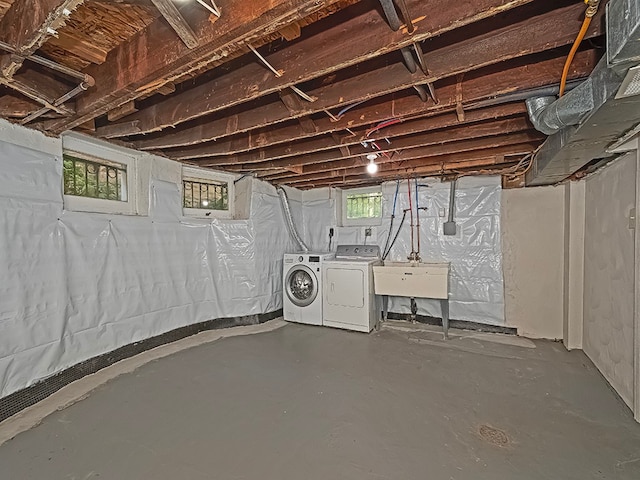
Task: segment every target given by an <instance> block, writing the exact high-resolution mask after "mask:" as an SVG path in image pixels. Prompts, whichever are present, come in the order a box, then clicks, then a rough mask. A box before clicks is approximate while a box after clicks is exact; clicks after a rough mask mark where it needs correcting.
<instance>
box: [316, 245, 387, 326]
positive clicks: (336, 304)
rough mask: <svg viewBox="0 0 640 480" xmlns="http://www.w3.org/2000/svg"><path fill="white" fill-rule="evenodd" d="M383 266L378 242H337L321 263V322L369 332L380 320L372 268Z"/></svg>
mask: <svg viewBox="0 0 640 480" xmlns="http://www.w3.org/2000/svg"><path fill="white" fill-rule="evenodd" d="M374 265H382V259H381V256H380V247H379V246H378V245H338V247H337V249H336V254H335V257H334V258H333V259H328V260H326V261H325V262H323V264H322V282H323V284H324V295H323V306H322V324H323V325H324V326H325V327H335V328H342V329H346V330H355V331H358V332H365V333H368V332H370V331H371V330H373V328H374V327H375V326H376V324H377V323H378V321H379V320H380V308H381V305H380V301H379V299H378V297H376V295H375V292H374V288H373V267H374Z"/></svg>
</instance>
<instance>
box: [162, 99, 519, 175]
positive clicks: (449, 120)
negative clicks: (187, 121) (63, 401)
mask: <svg viewBox="0 0 640 480" xmlns="http://www.w3.org/2000/svg"><path fill="white" fill-rule="evenodd" d="M525 112H526V107H525V105H524V103H522V102H518V103H514V104H506V105H499V106H497V107H490V108H484V109H479V110H475V111H471V112H470V113H469V115H468V116H467V118H466V119H465V121H464V122H460V121H458V118H457V116H456V115H454V114H452V113H443V114H441V115H435V116H430V117H421V118H417V119H415V120H411V119H410V120H407V121H404V122H402V123H399V124H396V125H392V126H389V127H387V128H384V129H381V130H380V131H378V132H375V133H373V134H371V135H370V136H367V134H366V130H361V129H355V128H354V130H355V131H354V133H356V134H357V135H356V136H351V135H344V136H342V137H340V136H339V135H337V134H333V135H332V136H331V137H329V136H316V137H313V138H311V139H308V140H303V141H298V142H295V143H287V144H280V145H277V146H275V147H270V148H263V149H255V150H252V151H250V152H243V153H239V154H235V155H224V156H223V155H218V157H217V158H216V155H215V153H213V154H212V153H211V150H214V151H217V150H218V148H219V147H218V145H217V144H215V143H212V144H206V145H201V146H197V147H188V148H183V149H177V150H169V151H167V152H166V153H167V155H169V156H171V158H173V159H176V160H188V159H196V158H207V161H208V162H210V163H211V164H212V165H213V164H216V162H217V161H219V162H220V163H219V165H228V164H232V163H251V162H257V161H265V160H270V159H271V160H274V159H278V158H285V157H292V156H294V157H297V156H302V155H307V154H310V153H314V152H318V151H321V150H330V149H333V148H335V147H336V143H337V144H339V145H340V146H350V145H356V146H357V145H360V144H361V143H362V142H364V141H377V140H382V139H385V138H386V139H393V138H395V137H402V136H405V135H412V134H417V133H420V132H424V131H431V130H436V129H441V128H446V127H453V126H457V125H463V124H471V123H476V122H480V121H483V120H491V119H497V118H503V117H509V116H513V115H518V114H523V113H525ZM526 128H528V127H526ZM382 141H383V142H384V140H382ZM397 148H403V147H397ZM358 151H360V150H358Z"/></svg>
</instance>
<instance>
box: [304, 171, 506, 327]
mask: <svg viewBox="0 0 640 480" xmlns="http://www.w3.org/2000/svg"><path fill="white" fill-rule="evenodd" d="M449 187H450V183H441V182H440V181H439V180H434V179H419V180H418V203H419V207H420V208H421V210H420V254H421V257H422V260H423V261H425V262H427V261H448V262H451V276H450V316H451V318H452V319H456V320H465V321H471V322H477V323H484V324H490V325H499V326H502V325H505V317H504V287H503V274H502V250H501V245H500V202H501V192H502V187H501V183H500V178H499V177H464V178H461V179H460V180H459V181H458V185H457V191H456V207H455V217H454V218H455V222H456V224H457V234H456V235H455V236H445V235H444V234H443V231H442V224H443V223H444V222H446V221H447V215H448V213H449ZM415 188H416V186H415V181H414V180H411V195H412V199H411V200H412V203H413V208H414V215H415V206H416V202H415V194H416V192H415ZM395 192H396V182H389V183H385V184H384V185H383V187H382V194H383V218H382V222H378V223H379V225H375V223H373V224H372V225H373V228H372V233H373V238H372V239H371V238H368V239H365V236H364V229H365V227H364V226H358V227H337V228H335V229H334V231H335V236H334V238H333V240H332V250H335V246H336V245H338V244H349V243H365V240H367V241H368V242H375V243H377V244H378V245H380V248H383V247H384V244H385V241H386V238H387V234H388V232H389V225H390V221H391V214H392V211H393V203H394V197H395ZM398 192H399V193H398V198H397V202H396V212H395V221H394V225H393V234H394V235H395V232H396V230H397V228H398V227H399V225H400V219H401V218H402V212H403V210H404V209H407V208H409V202H408V188H407V181H406V180H403V181H401V182H400V185H399V189H398ZM339 194H340V193H339V191H335V190H332V191H330V190H329V189H324V190H320V189H319V190H317V191H313V190H312V191H309V192H305V195H304V197H303V198H304V202H303V211H304V225H305V230H304V239H305V241H308V242H309V243H311V245H313V249H314V250H327V249H328V247H329V238H328V228H329V227H330V226H335V225H337V224H338V222H337V219H338V218H339V217H340V215H341V212H339V211H338V210H339V206H338V205H339V204H340V202H339V199H338V198H337V196H338V195H339ZM422 208H426V210H422ZM414 222H415V218H414ZM414 242H415V245H416V247H417V235H416V238H415V240H414ZM410 252H411V236H410V217H409V212H407V217H406V219H405V222H404V225H403V227H402V229H401V231H400V234H399V236H398V240H397V242H396V243H395V245H394V247H393V248H392V250H391V253H390V255H389V257H388V258H387V259H388V260H392V261H407V256H408V255H409V253H410ZM417 304H418V314H420V315H428V316H434V317H440V316H441V310H440V304H439V302H438V301H433V300H424V299H420V300H418V301H417ZM389 310H390V311H392V312H397V313H410V300H409V299H407V298H400V297H397V298H391V299H390V302H389Z"/></svg>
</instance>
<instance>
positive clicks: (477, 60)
mask: <svg viewBox="0 0 640 480" xmlns="http://www.w3.org/2000/svg"><path fill="white" fill-rule="evenodd" d="M449 3H450V2H449ZM478 3H481V2H469V3H464V5H465V6H466V7H467V8H468V10H469V12H467V17H463V18H467V19H468V18H475V15H472V13H473V14H477V10H476V9H477V8H479V6H478ZM494 3H495V2H494ZM416 7H417V8H418V11H417V12H416V14H418V13H420V12H422V11H425V12H427V13H429V15H430V17H429V18H431V19H432V20H433V21H435V20H436V18H435V17H436V15H434V14H433V13H434V12H436V11H438V16H437V17H438V19H442V16H445V18H444V19H442V20H444V24H445V25H449V24H451V23H452V22H453V20H452V19H451V18H450V17H449V15H453V14H454V11H452V10H451V9H446V8H444V9H442V10H437V9H436V10H432V5H431V4H428V3H425V2H420V5H416ZM485 7H486V6H485ZM583 10H584V7H583V6H581V5H572V6H569V7H565V8H562V9H558V10H554V11H551V12H549V13H546V14H544V15H539V16H537V17H534V18H529V19H526V20H525V21H521V22H518V23H515V24H512V25H508V26H506V27H503V28H501V29H497V30H493V31H491V32H488V33H485V34H483V35H479V36H477V37H473V38H470V39H467V40H465V41H462V42H459V43H455V44H453V45H450V46H447V47H444V48H440V49H438V50H434V51H431V52H427V53H425V54H424V59H425V62H426V64H427V65H428V66H429V75H427V76H426V77H425V75H424V74H422V73H421V72H420V73H418V74H417V75H413V77H414V80H413V83H411V82H409V81H408V80H407V81H401V80H400V79H401V78H402V76H404V77H405V78H406V79H409V78H410V77H412V76H411V74H409V73H408V72H407V71H406V69H405V68H404V67H403V66H400V67H401V69H400V70H402V71H400V70H398V72H397V73H396V74H395V80H396V82H393V81H391V83H390V85H389V86H390V87H391V88H393V90H390V89H387V91H397V90H400V89H403V88H408V87H411V86H412V85H415V84H417V83H420V82H416V81H415V79H416V78H418V79H422V82H421V83H433V82H435V81H437V80H440V79H442V78H446V77H449V76H453V75H456V74H459V73H464V72H468V71H471V70H475V69H478V68H481V67H483V66H486V65H491V64H495V63H499V62H501V61H505V60H509V59H511V58H516V57H520V56H524V55H527V54H531V53H535V52H540V51H543V50H547V49H550V48H554V47H557V46H561V45H566V44H569V43H571V42H573V40H574V38H575V31H576V30H577V29H579V28H580V18H579V17H578V15H577V14H578V12H581V11H583ZM412 11H413V10H412ZM455 11H457V10H455ZM376 13H377V12H376ZM359 21H362V19H359ZM462 24H464V19H463V21H462ZM367 25H368V24H367ZM599 25H600V23H599V22H594V24H593V27H592V28H591V30H590V32H589V34H588V35H589V36H593V35H597V34H599V33H600V26H599ZM337 27H340V29H341V30H340V31H341V33H342V34H343V32H344V26H343V25H338V26H337ZM337 27H335V28H337ZM379 28H380V29H384V31H385V32H386V35H383V34H382V32H381V35H383V36H386V37H389V36H393V35H396V34H397V32H391V33H389V32H390V30H389V29H388V27H386V26H385V25H380V26H379ZM359 31H360V32H362V34H363V35H367V38H374V37H376V34H375V33H372V32H370V30H369V26H368V27H367V28H366V29H363V28H360V29H359ZM542 31H543V32H547V34H546V35H539V34H538V32H542ZM325 33H326V32H325ZM429 34H431V32H429ZM323 35H324V34H321V35H316V36H312V37H310V39H308V41H307V42H304V41H301V42H298V43H296V44H294V45H292V46H291V47H290V49H291V50H294V51H293V52H289V49H283V51H282V52H279V55H280V56H282V55H286V57H285V58H283V59H282V60H280V61H281V62H282V64H281V63H276V62H277V59H276V60H272V59H270V60H269V62H270V63H271V62H273V63H272V64H273V65H276V66H277V68H282V69H283V70H284V72H285V74H283V76H282V77H274V76H273V75H271V74H270V73H269V72H268V71H266V70H265V69H264V68H263V67H261V66H260V65H257V64H249V65H247V66H245V67H242V68H240V69H237V70H235V71H233V72H230V73H229V74H227V75H225V76H223V77H221V78H220V79H217V80H214V81H212V82H207V83H205V84H203V85H201V86H198V87H196V88H193V89H191V90H188V91H185V92H183V93H181V94H179V95H175V96H173V97H170V98H168V99H166V100H164V101H162V102H160V103H158V104H156V105H153V106H151V107H149V108H148V109H145V110H143V111H140V112H138V113H137V114H136V115H134V116H132V117H131V118H129V119H128V120H139V121H140V123H139V125H138V128H137V129H136V131H132V132H131V133H132V134H139V133H150V132H154V131H157V130H160V129H163V128H166V127H169V126H171V127H174V126H176V125H178V124H180V123H183V122H186V121H188V120H193V119H195V118H198V117H200V116H203V115H206V114H209V113H212V112H215V111H218V110H221V109H224V108H228V107H231V106H234V105H237V104H239V103H242V102H246V101H248V100H251V99H254V98H257V97H260V96H263V95H266V94H269V93H272V92H275V91H278V90H281V89H282V88H283V87H286V86H290V85H292V84H294V83H295V82H296V81H298V82H299V81H304V80H309V79H310V78H316V77H318V76H321V75H322V74H325V73H327V72H331V71H334V70H338V69H340V68H343V67H344V65H350V64H353V63H354V62H353V58H352V60H351V61H347V60H345V61H344V62H342V63H339V62H338V61H337V60H336V58H335V57H336V56H340V53H339V52H335V53H334V56H333V57H329V58H328V56H327V53H326V51H325V50H326V48H323V45H326V39H325V38H324V36H323ZM412 40H413V41H416V40H415V38H413V39H412ZM323 42H325V43H323ZM309 43H313V45H309ZM360 43H361V44H362V47H359V45H360ZM360 43H358V42H354V44H353V47H351V48H348V49H347V48H341V51H342V52H344V53H342V56H344V55H351V57H353V53H352V50H353V49H356V51H357V49H358V48H366V47H368V45H369V43H370V42H368V41H367V40H365V39H364V38H363V39H362V40H361V42H360ZM302 45H306V46H305V50H304V52H303V51H299V50H300V49H301V48H302ZM350 45H351V44H350ZM380 51H386V49H384V48H381V49H380V50H379V51H378V52H376V54H379V52H380ZM368 56H375V54H372V53H370V52H369V55H368ZM362 57H365V58H366V57H367V56H365V55H360V56H358V57H357V58H358V59H360V58H362ZM285 59H288V62H286V61H285ZM296 62H297V63H296ZM323 62H324V64H326V63H327V62H331V63H332V64H333V66H332V67H329V66H323ZM292 63H293V64H294V65H291V64H292ZM289 65H291V66H289ZM309 67H313V68H309ZM314 68H315V69H314ZM256 69H261V70H262V71H259V70H256ZM253 70H256V71H253ZM301 70H304V71H307V72H308V73H307V75H306V76H302V75H301V74H300V73H299V72H300V71H301ZM287 71H289V72H290V74H289V75H288V76H287V75H286V72H287ZM287 80H288V81H287ZM363 85H367V84H366V83H360V84H358V85H357V86H355V85H353V86H352V85H351V84H350V83H349V80H343V81H342V82H338V83H336V84H333V85H330V86H328V87H324V88H320V89H317V90H315V91H313V92H311V94H312V95H313V96H315V97H317V98H318V99H319V100H318V101H317V102H315V103H313V104H309V105H308V106H307V107H308V108H307V109H305V113H307V114H308V113H315V112H320V111H322V110H324V109H331V108H335V107H338V106H340V105H343V104H345V103H346V102H356V101H360V100H362V99H367V98H372V97H373V96H379V95H380V92H379V91H377V90H375V89H372V90H367V89H364V88H363ZM336 88H340V90H341V92H342V95H341V96H340V97H339V98H340V99H341V101H340V102H338V103H335V102H332V101H328V99H327V98H326V96H327V92H326V90H331V89H334V90H335V89H336ZM212 91H215V92H217V93H216V95H210V94H209V92H212ZM290 116H292V117H297V116H298V115H296V114H294V113H292V114H291V115H290ZM278 121H281V119H280V117H279V116H278V115H273V116H272V117H271V118H270V119H269V117H267V120H265V122H263V123H264V124H269V123H267V122H270V123H277V122H278Z"/></svg>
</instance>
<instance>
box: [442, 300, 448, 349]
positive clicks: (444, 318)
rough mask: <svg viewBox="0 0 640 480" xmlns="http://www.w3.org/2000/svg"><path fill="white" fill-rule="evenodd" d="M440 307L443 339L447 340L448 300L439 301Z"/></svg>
mask: <svg viewBox="0 0 640 480" xmlns="http://www.w3.org/2000/svg"><path fill="white" fill-rule="evenodd" d="M440 305H441V306H442V330H443V331H444V339H445V340H448V339H449V300H448V299H444V300H440Z"/></svg>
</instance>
